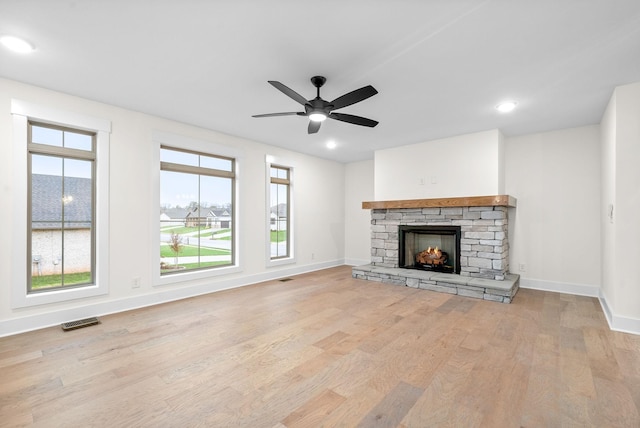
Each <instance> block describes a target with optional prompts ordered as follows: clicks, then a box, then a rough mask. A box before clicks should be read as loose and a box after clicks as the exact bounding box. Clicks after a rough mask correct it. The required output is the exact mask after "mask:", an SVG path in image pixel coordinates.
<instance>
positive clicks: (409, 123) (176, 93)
mask: <svg viewBox="0 0 640 428" xmlns="http://www.w3.org/2000/svg"><path fill="white" fill-rule="evenodd" d="M0 34H13V35H17V36H21V37H23V38H25V39H27V40H28V41H30V42H31V43H33V44H34V45H36V48H37V49H36V51H35V52H33V53H31V54H29V55H18V54H15V53H12V52H9V51H7V50H6V49H4V48H2V49H0V76H2V77H5V78H9V79H13V80H17V81H21V82H26V83H30V84H33V85H37V86H41V87H44V88H50V89H54V90H56V91H61V92H65V93H68V94H73V95H77V96H80V97H83V98H88V99H92V100H97V101H101V102H104V103H108V104H112V105H116V106H121V107H124V108H127V109H131V110H136V111H140V112H145V113H149V114H152V115H156V116H161V117H165V118H170V119H175V120H178V121H181V122H185V123H189V124H193V125H197V126H201V127H204V128H208V129H213V130H216V131H221V132H224V133H227V134H231V135H236V136H240V137H244V138H248V139H251V140H254V141H259V142H264V143H267V144H271V145H275V146H280V147H284V148H287V149H291V150H295V151H299V152H303V153H308V154H311V155H315V156H320V157H324V158H328V159H334V160H337V161H341V162H350V161H357V160H363V159H370V158H372V157H373V151H374V150H377V149H382V148H387V147H393V146H399V145H405V144H412V143H418V142H423V141H428V140H433V139H437V138H442V137H448V136H453V135H460V134H465V133H470V132H477V131H483V130H487V129H494V128H499V129H501V130H502V131H503V133H504V134H505V135H507V136H513V135H520V134H527V133H532V132H540V131H547V130H553V129H560V128H569V127H575V126H582V125H588V124H596V123H599V122H600V119H601V117H602V114H603V112H604V109H605V107H606V104H607V102H608V100H609V98H610V96H611V94H612V90H613V88H614V87H615V86H618V85H621V84H625V83H631V82H637V81H640V1H638V0H597V1H596V0H537V1H531V0H495V1H477V0H467V1H464V0H437V1H435V0H434V1H427V0H394V1H391V0H389V1H381V0H375V1H374V0H348V1H347V0H323V1H321V2H311V1H306V0H271V1H264V0H229V1H213V0H208V1H207V0H180V1H178V0H173V1H169V0H156V1H151V0H101V1H98V0H95V1H68V0H55V1H53V0H39V1H35V0H0ZM314 75H323V76H325V77H327V83H326V84H325V86H324V87H323V88H322V90H321V95H322V97H323V98H324V99H326V100H332V99H334V98H336V97H338V96H340V95H342V94H344V93H346V92H349V91H352V90H354V89H357V88H359V87H362V86H365V85H369V84H371V85H373V86H374V87H375V88H376V89H377V90H378V92H379V94H378V95H375V96H374V97H372V98H369V99H367V100H365V101H363V102H361V103H358V104H354V105H352V106H349V107H346V108H344V109H342V110H340V112H343V113H350V114H355V115H359V116H364V117H368V118H371V119H375V120H378V121H379V122H380V124H379V125H378V126H377V127H375V128H366V127H361V126H356V125H350V124H347V123H344V122H338V121H334V120H327V121H326V122H324V123H323V124H322V128H321V129H320V131H319V132H318V134H315V135H308V134H307V131H306V129H307V119H306V118H304V117H297V116H287V117H272V118H260V119H257V118H252V117H251V115H253V114H260V113H271V112H283V111H300V110H301V106H300V105H299V104H297V103H296V102H295V101H293V100H291V99H290V98H288V97H286V96H285V95H284V94H282V93H281V92H279V91H277V90H276V89H275V88H273V87H272V86H271V85H269V84H268V83H267V80H277V81H280V82H282V83H283V84H285V85H287V86H289V87H290V88H292V89H293V90H295V91H297V92H298V93H300V94H302V95H303V96H304V97H306V98H313V97H314V96H315V88H314V87H313V86H312V85H311V83H310V81H309V79H310V78H311V77H312V76H314ZM506 99H514V100H517V102H518V103H519V105H518V108H517V110H515V111H514V112H512V113H511V114H508V115H506V114H500V113H498V112H496V110H495V109H494V106H495V105H496V104H498V103H499V102H500V101H502V100H506ZM328 140H333V141H335V143H336V144H337V147H336V148H335V149H334V150H328V149H327V148H326V147H325V144H326V142H327V141H328Z"/></svg>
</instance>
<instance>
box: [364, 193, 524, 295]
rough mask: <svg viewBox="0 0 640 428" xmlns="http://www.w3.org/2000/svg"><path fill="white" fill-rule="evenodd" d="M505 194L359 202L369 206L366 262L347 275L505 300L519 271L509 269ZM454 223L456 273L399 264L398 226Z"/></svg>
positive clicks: (507, 199)
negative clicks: (368, 258)
mask: <svg viewBox="0 0 640 428" xmlns="http://www.w3.org/2000/svg"><path fill="white" fill-rule="evenodd" d="M515 204H516V201H515V199H514V198H512V197H511V196H508V195H497V196H481V197H466V198H444V199H413V200H400V201H376V202H363V203H362V207H363V208H365V209H371V264H370V265H365V266H358V267H354V268H353V277H355V278H361V279H367V280H371V281H381V282H387V283H392V284H398V285H406V286H408V287H415V288H422V289H427V290H433V291H441V292H446V293H452V294H459V295H463V296H468V297H476V298H480V299H485V300H492V301H499V302H504V303H510V302H511V300H512V299H513V296H515V294H516V292H517V291H518V284H519V276H518V275H513V274H510V273H509V239H508V226H509V224H508V215H507V209H508V208H509V207H515ZM424 225H426V226H458V227H460V229H461V239H460V274H459V275H458V274H453V273H441V272H427V271H420V270H415V269H404V268H401V267H400V266H401V264H400V263H399V258H398V257H399V241H398V235H399V233H398V230H399V226H424Z"/></svg>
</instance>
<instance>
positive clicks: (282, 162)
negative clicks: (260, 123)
mask: <svg viewBox="0 0 640 428" xmlns="http://www.w3.org/2000/svg"><path fill="white" fill-rule="evenodd" d="M264 160H265V197H264V202H265V266H266V267H268V268H270V267H275V266H282V265H289V264H294V263H296V262H297V260H296V252H295V247H296V245H295V240H296V233H295V214H294V212H295V209H294V208H295V199H296V198H295V197H294V193H295V185H294V175H295V168H296V167H295V162H293V161H292V160H290V159H287V158H283V157H279V156H272V155H265V157H264ZM271 165H275V166H281V167H285V168H289V201H288V203H289V230H287V233H288V234H289V257H286V258H281V259H272V258H271V214H270V213H271Z"/></svg>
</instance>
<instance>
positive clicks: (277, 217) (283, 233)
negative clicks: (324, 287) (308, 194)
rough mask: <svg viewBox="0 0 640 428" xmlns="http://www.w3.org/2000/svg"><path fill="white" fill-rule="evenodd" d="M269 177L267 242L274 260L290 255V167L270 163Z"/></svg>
mask: <svg viewBox="0 0 640 428" xmlns="http://www.w3.org/2000/svg"><path fill="white" fill-rule="evenodd" d="M269 177H270V180H269V182H270V186H269V200H270V202H269V235H270V239H269V243H270V256H271V260H275V259H282V258H288V257H290V256H291V245H290V242H291V234H290V233H289V231H290V230H291V228H290V226H291V224H290V221H289V219H290V218H291V216H290V215H289V213H290V206H291V204H290V198H291V191H290V188H291V169H290V168H285V167H281V166H275V165H270V167H269Z"/></svg>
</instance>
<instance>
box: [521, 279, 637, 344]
mask: <svg viewBox="0 0 640 428" xmlns="http://www.w3.org/2000/svg"><path fill="white" fill-rule="evenodd" d="M520 287H521V288H530V289H533V290H543V291H553V292H556V293H566V294H574V295H577V296H589V297H596V298H597V299H598V301H599V302H600V306H601V307H602V312H603V313H604V316H605V318H606V320H607V323H608V324H609V328H610V329H611V330H614V331H619V332H622V333H630V334H637V335H640V320H639V319H634V318H627V317H621V316H619V315H616V314H614V313H613V312H612V311H611V307H610V306H609V303H608V302H607V299H606V296H604V294H603V293H602V290H601V289H600V287H597V286H595V285H585V284H573V283H566V282H554V281H543V280H539V279H530V278H522V277H521V278H520Z"/></svg>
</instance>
